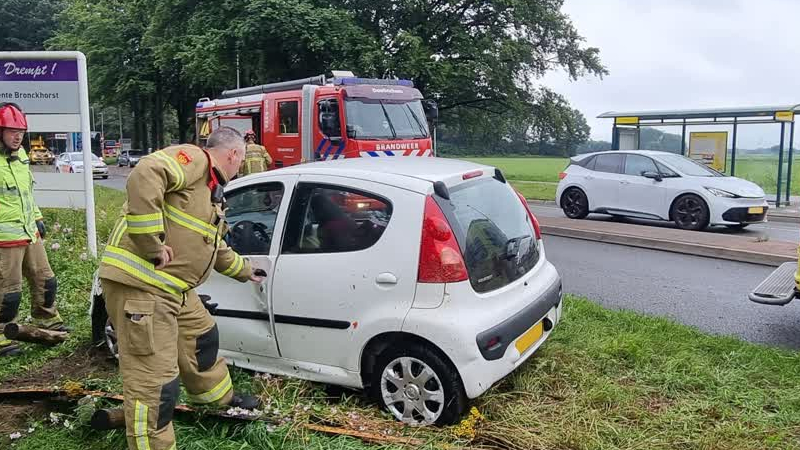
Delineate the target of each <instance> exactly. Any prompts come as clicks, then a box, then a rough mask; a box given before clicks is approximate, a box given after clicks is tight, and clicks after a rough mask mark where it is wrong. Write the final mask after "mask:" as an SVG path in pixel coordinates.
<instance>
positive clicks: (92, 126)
mask: <svg viewBox="0 0 800 450" xmlns="http://www.w3.org/2000/svg"><path fill="white" fill-rule="evenodd" d="M96 126H97V120H95V118H94V106H92V123H91V124H89V128H91V129H92V131H94V127H96Z"/></svg>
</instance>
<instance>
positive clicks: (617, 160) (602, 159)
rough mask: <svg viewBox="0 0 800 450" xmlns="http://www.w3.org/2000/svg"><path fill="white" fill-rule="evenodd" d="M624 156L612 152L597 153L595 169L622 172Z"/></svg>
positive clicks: (597, 170)
mask: <svg viewBox="0 0 800 450" xmlns="http://www.w3.org/2000/svg"><path fill="white" fill-rule="evenodd" d="M622 156H623V155H622V154H618V155H615V154H611V153H606V154H602V155H597V156H596V157H595V158H594V170H595V171H596V172H608V173H621V172H622V159H623V158H622Z"/></svg>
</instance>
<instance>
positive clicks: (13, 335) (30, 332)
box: [3, 323, 69, 346]
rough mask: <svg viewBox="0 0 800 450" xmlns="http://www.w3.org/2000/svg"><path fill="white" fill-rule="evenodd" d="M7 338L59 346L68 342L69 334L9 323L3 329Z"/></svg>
mask: <svg viewBox="0 0 800 450" xmlns="http://www.w3.org/2000/svg"><path fill="white" fill-rule="evenodd" d="M3 334H5V335H6V338H8V339H11V340H14V341H22V342H32V343H34V344H42V345H48V346H54V345H58V344H60V343H62V342H64V341H66V340H67V337H68V336H69V334H67V333H66V332H63V331H50V330H43V329H41V328H36V327H29V326H26V325H20V324H18V323H8V324H6V326H5V328H3Z"/></svg>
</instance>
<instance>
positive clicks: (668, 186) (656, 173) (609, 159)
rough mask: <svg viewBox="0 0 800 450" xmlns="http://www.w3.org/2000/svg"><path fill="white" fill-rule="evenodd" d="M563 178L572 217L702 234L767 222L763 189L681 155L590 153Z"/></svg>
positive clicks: (561, 196)
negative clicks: (621, 219) (641, 222)
mask: <svg viewBox="0 0 800 450" xmlns="http://www.w3.org/2000/svg"><path fill="white" fill-rule="evenodd" d="M559 178H560V179H561V181H560V182H559V183H558V189H557V192H556V202H557V203H558V205H560V206H561V208H562V209H563V211H564V214H565V215H566V216H567V217H569V218H572V219H583V218H585V217H586V216H588V215H589V213H602V214H610V215H613V216H625V217H633V218H639V219H653V220H666V221H673V222H675V224H676V225H677V226H678V227H680V228H683V229H686V230H702V229H705V228H706V227H708V226H709V225H725V226H728V227H730V228H744V227H746V226H747V225H749V224H751V223H759V222H764V221H766V218H767V207H768V206H767V201H766V199H765V197H764V191H763V190H762V189H761V187H759V186H758V185H756V184H755V183H751V182H750V181H747V180H743V179H741V178H736V177H729V176H726V175H724V174H722V173H719V172H717V171H715V170H713V169H711V168H709V167H707V166H705V165H703V164H700V163H698V162H695V161H693V160H691V159H689V158H686V157H684V156H681V155H678V154H675V153H668V152H657V151H646V150H628V151H610V152H598V153H588V154H585V155H579V156H576V157H573V158H572V159H571V160H570V164H569V166H568V167H567V168H566V169H565V170H564V171H563V172H562V173H561V174H560V175H559Z"/></svg>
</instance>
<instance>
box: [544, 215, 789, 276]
mask: <svg viewBox="0 0 800 450" xmlns="http://www.w3.org/2000/svg"><path fill="white" fill-rule="evenodd" d="M542 233H543V234H547V235H550V236H560V237H567V238H573V239H583V240H587V241H595V242H605V243H608V244H618V245H625V246H629V247H641V248H648V249H652V250H661V251H665V252H672V253H682V254H686V255H694V256H702V257H706V258H716V259H725V260H729V261H738V262H745V263H750V264H760V265H763V266H772V267H777V266H780V265H781V264H783V263H785V262H789V261H796V260H797V258H796V257H794V256H790V255H782V254H774V253H763V252H753V251H750V250H741V249H735V248H726V247H715V246H710V245H702V244H697V243H687V242H680V241H671V240H664V239H655V238H648V237H642V236H633V235H628V234H609V233H604V232H599V231H591V230H581V229H576V228H569V227H559V226H551V225H544V224H542Z"/></svg>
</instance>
